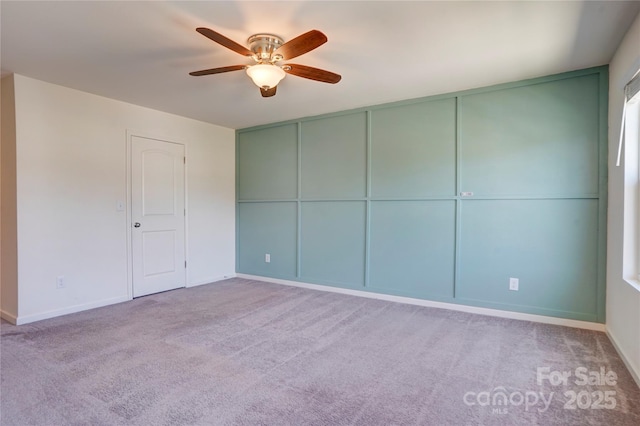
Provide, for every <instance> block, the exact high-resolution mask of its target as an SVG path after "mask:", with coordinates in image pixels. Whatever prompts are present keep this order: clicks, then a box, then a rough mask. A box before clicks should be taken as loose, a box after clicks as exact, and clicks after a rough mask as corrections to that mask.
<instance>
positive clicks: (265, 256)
mask: <svg viewBox="0 0 640 426" xmlns="http://www.w3.org/2000/svg"><path fill="white" fill-rule="evenodd" d="M264 261H265V263H271V255H270V254H269V253H267V254H265V255H264Z"/></svg>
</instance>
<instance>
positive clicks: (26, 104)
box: [14, 75, 235, 323]
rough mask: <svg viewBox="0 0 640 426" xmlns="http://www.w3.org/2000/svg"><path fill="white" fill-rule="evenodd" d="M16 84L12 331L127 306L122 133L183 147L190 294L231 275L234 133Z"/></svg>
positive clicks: (26, 82)
mask: <svg viewBox="0 0 640 426" xmlns="http://www.w3.org/2000/svg"><path fill="white" fill-rule="evenodd" d="M14 79H15V109H16V129H17V139H16V148H17V152H16V165H17V211H18V219H17V222H18V224H17V229H18V276H19V282H18V292H19V293H18V322H19V323H25V322H31V321H35V320H39V319H43V318H47V317H51V316H56V315H61V314H64V313H68V312H74V311H78V310H83V309H88V308H92V307H96V306H102V305H106V304H110V303H116V302H120V301H124V300H128V296H127V295H128V285H129V280H128V272H127V259H128V256H127V229H128V223H127V221H126V212H124V211H117V210H116V203H117V201H118V200H122V201H127V200H126V194H127V182H126V174H127V164H126V159H127V152H126V149H127V141H126V135H127V132H130V133H132V134H140V135H143V136H154V137H157V138H161V139H164V140H170V141H174V142H180V143H184V144H185V146H186V153H187V197H188V204H187V220H188V229H187V235H188V246H187V250H188V263H189V267H188V269H187V275H188V286H190V285H197V284H203V283H207V282H212V281H215V280H217V279H221V278H223V277H224V276H231V275H233V274H234V273H235V206H234V204H235V195H234V191H235V160H234V158H235V148H234V146H235V134H234V131H233V130H232V129H226V128H222V127H219V126H215V125H212V124H208V123H203V122H199V121H195V120H191V119H187V118H184V117H179V116H176V115H172V114H167V113H163V112H159V111H155V110H151V109H148V108H143V107H139V106H135V105H131V104H127V103H124V102H119V101H115V100H112V99H108V98H104V97H100V96H95V95H91V94H88V93H84V92H80V91H77V90H72V89H68V88H65V87H61V86H57V85H53V84H49V83H45V82H42V81H38V80H34V79H31V78H27V77H24V76H20V75H15V76H14ZM59 275H63V276H64V277H65V288H63V289H56V285H55V284H56V277H57V276H59Z"/></svg>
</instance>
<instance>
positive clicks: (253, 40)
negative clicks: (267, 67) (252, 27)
mask: <svg viewBox="0 0 640 426" xmlns="http://www.w3.org/2000/svg"><path fill="white" fill-rule="evenodd" d="M247 43H248V44H249V49H250V50H251V51H252V52H253V54H254V57H255V59H256V61H258V62H265V61H268V62H277V61H281V60H282V56H281V55H274V56H272V55H273V52H275V51H276V49H278V48H279V47H280V46H282V45H283V44H284V40H282V39H281V38H280V37H278V36H276V35H273V34H254V35H252V36H251V37H249V38H248V39H247Z"/></svg>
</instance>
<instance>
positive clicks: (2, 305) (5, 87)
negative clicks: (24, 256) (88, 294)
mask: <svg viewBox="0 0 640 426" xmlns="http://www.w3.org/2000/svg"><path fill="white" fill-rule="evenodd" d="M0 93H1V95H2V96H1V98H2V102H1V109H0V116H1V117H2V118H1V120H0V121H1V122H2V125H1V126H0V127H1V128H2V131H1V140H0V164H1V165H0V311H1V312H2V314H3V316H4V317H6V318H7V319H9V320H10V321H15V319H16V317H17V315H18V276H17V274H18V260H17V253H16V252H17V234H16V161H15V159H16V118H15V108H14V100H15V99H14V91H13V76H7V77H5V78H3V79H2V85H1V91H0Z"/></svg>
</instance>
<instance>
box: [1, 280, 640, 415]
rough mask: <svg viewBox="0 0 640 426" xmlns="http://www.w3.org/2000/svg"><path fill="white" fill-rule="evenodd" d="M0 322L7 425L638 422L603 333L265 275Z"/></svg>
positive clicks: (632, 394)
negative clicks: (297, 284)
mask: <svg viewBox="0 0 640 426" xmlns="http://www.w3.org/2000/svg"><path fill="white" fill-rule="evenodd" d="M0 330H1V334H2V337H1V345H2V346H1V349H0V355H1V359H0V361H1V370H0V373H1V380H2V382H1V389H0V390H1V396H0V410H1V411H0V423H1V424H2V425H7V426H8V425H20V426H22V425H31V424H33V425H66V424H71V425H87V424H92V425H206V424H214V425H236V424H237V425H392V424H395V425H476V424H484V425H493V424H496V425H527V424H531V425H635V426H637V425H640V390H639V389H638V387H637V386H636V384H635V382H634V381H633V379H632V378H631V376H630V375H629V373H628V371H627V370H626V369H625V367H624V365H623V363H622V361H621V360H620V358H619V357H618V355H617V354H616V352H615V350H614V348H613V347H612V345H611V343H610V342H609V340H608V339H607V337H606V335H605V334H603V333H599V332H592V331H585V330H577V329H571V328H565V327H558V326H550V325H542V324H535V323H529V322H524V321H515V320H506V319H499V318H492V317H486V316H479V315H472V314H465V313H460V312H454V311H447V310H440V309H433V308H423V307H417V306H412V305H403V304H397V303H392V302H384V301H379V300H373V299H365V298H358V297H352V296H345V295H339V294H334V293H328V292H318V291H312V290H305V289H299V288H294V287H286V286H279V285H275V284H267V283H262V282H256V281H248V280H242V279H231V280H227V281H223V282H220V283H216V284H211V285H207V286H201V287H197V288H192V289H183V290H176V291H171V292H167V293H162V294H157V295H153V296H147V297H144V298H140V299H136V300H134V301H132V302H126V303H122V304H119V305H114V306H110V307H106V308H101V309H96V310H92V311H87V312H82V313H78V314H74V315H68V316H65V317H60V318H55V319H51V320H46V321H41V322H38V323H34V324H30V325H24V326H18V327H16V326H12V325H9V324H7V323H3V324H2V325H1V327H0ZM538 372H539V373H540V374H538ZM601 372H602V373H604V374H601ZM610 372H612V373H610ZM563 373H565V375H564V376H563V375H562V374H563ZM567 373H568V374H569V376H567ZM614 373H615V375H616V378H615V380H614V378H613V374H614ZM538 375H539V376H540V379H541V382H540V383H539V382H538V380H537V379H538V377H537V376H538ZM583 376H585V377H586V378H587V379H588V380H583ZM564 377H566V381H563V378H564ZM596 379H597V381H596ZM585 382H586V383H585ZM613 382H615V384H613Z"/></svg>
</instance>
